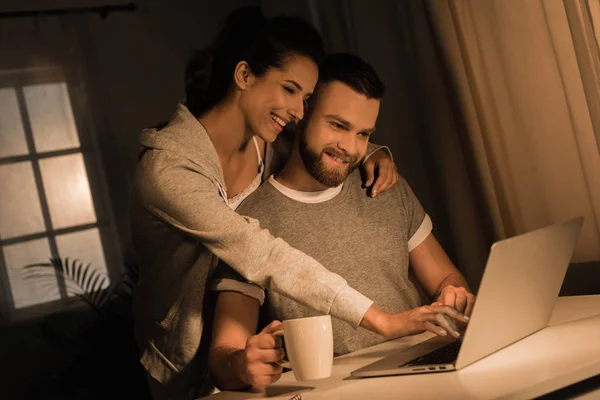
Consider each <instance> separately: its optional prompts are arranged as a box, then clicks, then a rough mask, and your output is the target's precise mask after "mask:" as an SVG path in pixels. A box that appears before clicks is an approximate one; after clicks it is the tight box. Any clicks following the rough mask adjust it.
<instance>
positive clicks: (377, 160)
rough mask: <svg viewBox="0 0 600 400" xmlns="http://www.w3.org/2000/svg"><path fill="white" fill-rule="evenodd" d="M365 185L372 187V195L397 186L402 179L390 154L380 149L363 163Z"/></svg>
mask: <svg viewBox="0 0 600 400" xmlns="http://www.w3.org/2000/svg"><path fill="white" fill-rule="evenodd" d="M363 169H364V178H363V179H364V180H363V183H364V185H365V187H370V188H371V197H375V196H377V195H378V194H379V193H383V192H385V191H386V190H388V189H390V188H392V187H394V186H396V185H397V184H398V182H399V180H400V175H399V174H398V169H397V168H396V164H394V161H392V159H391V158H390V156H389V154H388V153H387V152H386V151H385V150H383V149H379V150H377V151H376V152H375V153H373V154H372V155H371V156H370V157H369V158H367V161H365V163H364V164H363Z"/></svg>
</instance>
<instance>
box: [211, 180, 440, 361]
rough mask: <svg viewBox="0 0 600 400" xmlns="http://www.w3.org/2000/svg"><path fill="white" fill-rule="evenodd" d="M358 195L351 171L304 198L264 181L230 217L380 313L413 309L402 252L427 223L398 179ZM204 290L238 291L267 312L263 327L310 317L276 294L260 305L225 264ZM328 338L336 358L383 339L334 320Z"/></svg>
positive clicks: (254, 289)
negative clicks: (302, 256)
mask: <svg viewBox="0 0 600 400" xmlns="http://www.w3.org/2000/svg"><path fill="white" fill-rule="evenodd" d="M365 191H366V189H364V188H362V187H361V177H360V174H359V172H358V171H356V172H354V173H353V174H351V175H350V176H349V177H348V179H347V180H346V182H345V183H344V184H343V187H341V188H338V189H337V190H336V189H329V190H328V191H325V192H327V193H325V192H320V193H316V194H308V193H304V194H305V196H304V197H302V196H301V195H302V192H296V191H293V190H290V189H288V188H285V187H283V186H282V185H281V184H279V183H278V182H276V181H274V180H273V178H271V179H269V180H268V181H265V182H264V183H263V184H262V186H261V187H260V188H259V189H258V190H256V191H255V192H254V193H253V194H252V195H251V196H249V197H248V198H247V199H246V200H245V201H244V202H243V203H242V204H241V205H240V207H239V208H238V209H237V211H238V212H239V213H240V214H242V215H247V216H249V217H252V218H256V219H257V220H259V221H260V224H261V226H263V227H264V228H267V229H268V230H269V231H270V232H271V233H272V234H273V235H274V236H276V237H281V238H282V239H283V240H285V241H286V242H288V243H289V244H290V245H291V246H293V247H295V248H297V249H298V250H301V251H303V252H305V253H306V254H309V255H311V256H312V257H314V258H315V259H316V260H317V261H319V262H320V263H321V264H323V265H324V266H325V267H327V268H328V269H329V270H330V271H332V272H335V273H337V274H339V275H340V276H341V277H343V278H344V279H346V280H347V281H348V284H349V285H350V286H351V287H353V288H354V289H356V290H357V291H359V292H360V293H362V294H363V295H365V296H367V297H368V298H370V299H371V300H373V301H374V302H375V304H377V305H379V306H380V307H381V308H382V309H383V310H385V311H387V312H389V313H398V312H402V311H406V310H408V309H411V308H414V307H417V306H419V305H421V300H420V296H419V293H418V291H417V289H416V287H415V285H414V284H413V283H412V281H411V278H410V277H409V263H408V253H409V247H410V248H411V249H412V248H414V247H416V245H418V244H419V243H420V242H421V241H422V240H423V239H424V238H425V237H427V235H429V233H430V232H431V220H430V219H429V217H428V216H427V215H426V214H425V212H424V210H423V208H422V206H421V204H420V203H419V201H418V200H417V198H416V196H415V195H414V193H413V192H412V190H411V189H410V187H409V186H408V184H407V183H406V181H405V180H404V179H401V180H400V183H399V184H398V185H397V186H395V187H394V188H393V189H391V190H389V191H387V192H384V193H382V194H380V195H378V196H377V197H376V198H370V197H367V195H366V192H365ZM284 193H285V194H284ZM295 194H299V195H300V196H298V195H295ZM301 197H302V198H301ZM319 198H320V199H321V200H323V199H325V201H319ZM409 242H410V243H409ZM211 288H212V289H213V290H216V291H232V290H233V291H239V292H241V293H244V294H246V295H248V296H252V297H255V298H257V299H258V300H259V301H260V302H261V304H262V303H263V300H264V304H263V306H262V307H261V313H266V321H270V320H274V319H278V320H282V321H283V320H286V319H293V318H302V317H309V316H314V315H317V313H316V312H315V311H313V310H311V309H309V308H307V307H304V306H302V305H301V304H299V303H297V302H295V301H293V300H291V299H289V298H287V297H284V296H282V295H280V294H278V293H277V290H276V288H273V290H266V299H265V295H264V293H265V292H264V291H263V289H262V288H260V287H258V286H256V285H254V284H251V283H247V281H246V280H245V279H244V278H243V277H241V276H240V275H239V274H238V273H236V272H235V271H233V270H232V269H231V268H229V267H228V266H227V265H226V264H219V265H218V266H217V269H216V271H215V274H214V276H213V280H212V282H211ZM263 316H264V314H263ZM333 333H334V351H335V354H336V355H342V354H346V353H349V352H352V351H356V350H359V349H362V348H365V347H369V346H372V345H375V344H378V343H381V342H383V341H384V340H385V339H384V338H383V337H381V336H379V335H376V334H374V333H372V332H370V331H367V330H366V329H358V330H356V329H354V328H353V327H352V326H351V325H349V324H348V323H346V322H343V321H341V320H338V319H335V318H334V319H333Z"/></svg>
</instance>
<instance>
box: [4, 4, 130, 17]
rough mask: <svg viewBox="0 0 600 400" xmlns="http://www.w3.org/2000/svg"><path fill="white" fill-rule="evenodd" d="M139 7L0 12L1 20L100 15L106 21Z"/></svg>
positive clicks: (116, 6) (108, 6)
mask: <svg viewBox="0 0 600 400" xmlns="http://www.w3.org/2000/svg"><path fill="white" fill-rule="evenodd" d="M136 10H137V6H136V4H135V3H129V4H123V5H114V6H112V5H105V6H99V7H67V8H57V9H47V10H29V11H4V12H0V18H27V17H43V16H48V15H65V14H88V13H98V14H100V17H102V19H106V17H108V14H110V13H113V12H135V11H136Z"/></svg>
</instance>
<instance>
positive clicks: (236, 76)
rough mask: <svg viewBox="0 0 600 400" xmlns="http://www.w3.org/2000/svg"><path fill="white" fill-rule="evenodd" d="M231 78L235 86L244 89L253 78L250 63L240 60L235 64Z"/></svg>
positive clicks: (250, 83)
mask: <svg viewBox="0 0 600 400" xmlns="http://www.w3.org/2000/svg"><path fill="white" fill-rule="evenodd" d="M233 80H234V82H235V86H236V87H237V88H238V89H239V90H246V89H247V88H248V87H249V86H250V85H252V82H253V80H254V75H253V74H252V71H250V65H248V63H247V62H246V61H240V62H239V63H237V65H236V66H235V70H234V71H233Z"/></svg>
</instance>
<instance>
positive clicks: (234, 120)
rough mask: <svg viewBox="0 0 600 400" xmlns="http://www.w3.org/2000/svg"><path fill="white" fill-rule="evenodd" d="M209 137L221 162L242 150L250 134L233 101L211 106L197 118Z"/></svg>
mask: <svg viewBox="0 0 600 400" xmlns="http://www.w3.org/2000/svg"><path fill="white" fill-rule="evenodd" d="M198 120H199V121H200V123H201V124H202V126H204V129H206V133H207V134H208V136H209V137H210V140H211V141H212V143H213V145H214V146H215V149H216V150H217V154H218V155H219V158H220V159H221V161H222V162H225V163H227V161H228V160H230V159H231V158H233V157H235V156H236V155H237V154H239V153H240V152H241V151H243V150H244V149H245V148H246V146H247V145H248V142H249V140H250V139H252V136H253V135H254V134H253V133H252V132H250V130H249V129H247V127H246V124H245V122H244V117H243V115H242V113H241V112H240V110H239V108H238V107H236V104H235V102H228V103H225V104H222V105H219V106H217V107H214V108H212V109H211V110H209V111H207V112H206V113H204V114H203V115H201V116H200V118H198Z"/></svg>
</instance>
